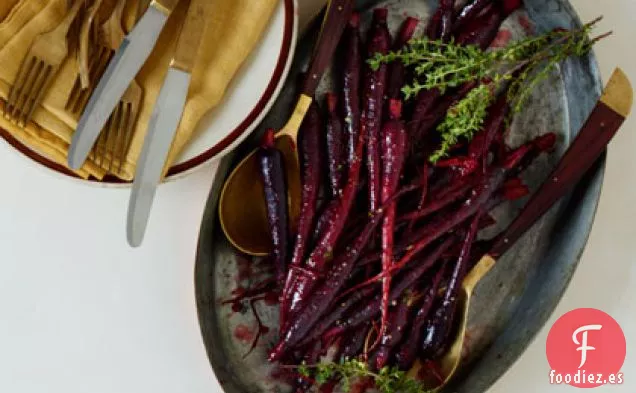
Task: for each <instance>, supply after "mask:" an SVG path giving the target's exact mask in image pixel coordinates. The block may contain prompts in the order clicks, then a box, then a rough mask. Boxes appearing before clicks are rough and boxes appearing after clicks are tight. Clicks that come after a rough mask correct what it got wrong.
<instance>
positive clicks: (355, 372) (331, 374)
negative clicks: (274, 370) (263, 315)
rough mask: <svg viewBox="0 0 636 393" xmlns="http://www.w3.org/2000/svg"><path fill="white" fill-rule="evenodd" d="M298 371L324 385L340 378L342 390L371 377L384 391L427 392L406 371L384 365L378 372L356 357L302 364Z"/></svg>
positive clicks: (400, 392) (380, 389) (388, 392)
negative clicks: (338, 360) (335, 361)
mask: <svg viewBox="0 0 636 393" xmlns="http://www.w3.org/2000/svg"><path fill="white" fill-rule="evenodd" d="M298 373H299V374H300V375H302V376H304V377H307V378H314V379H315V380H316V383H318V384H319V385H322V384H324V383H326V382H328V381H329V380H331V379H334V378H338V379H340V380H341V383H342V390H343V391H345V392H348V391H349V390H350V389H351V384H352V382H353V381H354V380H355V379H357V378H371V379H373V382H374V383H375V386H376V387H377V388H378V390H379V391H380V392H382V393H427V392H430V390H428V389H426V388H425V387H424V386H423V385H422V384H421V383H419V382H418V381H416V380H415V379H413V378H411V377H409V376H407V374H406V372H404V371H400V370H398V369H397V368H395V367H388V366H387V367H384V368H382V369H381V370H380V371H378V372H373V371H371V370H369V367H368V366H367V364H366V363H365V362H362V361H360V360H356V359H350V360H343V361H341V362H340V363H319V364H316V365H306V364H301V365H300V366H298Z"/></svg>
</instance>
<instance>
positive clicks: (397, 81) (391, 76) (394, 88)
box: [385, 17, 419, 118]
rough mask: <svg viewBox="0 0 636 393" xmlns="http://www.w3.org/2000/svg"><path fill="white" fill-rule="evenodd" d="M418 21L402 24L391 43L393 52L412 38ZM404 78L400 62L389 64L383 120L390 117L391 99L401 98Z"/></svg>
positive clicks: (404, 73)
mask: <svg viewBox="0 0 636 393" xmlns="http://www.w3.org/2000/svg"><path fill="white" fill-rule="evenodd" d="M418 23H419V20H418V19H417V18H413V17H408V18H406V19H405V20H404V22H403V23H402V27H401V28H400V32H399V34H398V36H397V38H396V39H395V42H394V43H393V50H394V51H399V50H400V49H403V48H404V47H405V46H406V45H407V44H408V42H409V41H410V40H411V38H413V35H414V34H415V29H417V24H418ZM405 78H406V66H405V65H404V63H402V62H401V61H396V62H392V63H391V64H389V69H388V72H387V82H386V94H385V96H386V98H387V102H386V104H387V105H386V109H385V113H386V116H385V118H389V117H390V108H389V101H390V100H391V99H400V98H401V97H402V86H404V82H405Z"/></svg>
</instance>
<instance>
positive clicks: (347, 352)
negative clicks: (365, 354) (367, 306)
mask: <svg viewBox="0 0 636 393" xmlns="http://www.w3.org/2000/svg"><path fill="white" fill-rule="evenodd" d="M370 327H371V325H370V324H369V323H363V324H362V325H360V326H359V327H357V328H356V329H353V330H352V331H351V332H350V333H348V334H347V336H346V340H344V345H343V347H342V354H341V358H342V359H351V358H353V357H355V356H356V355H358V354H359V353H361V352H362V348H363V347H364V341H365V339H366V338H367V335H368V333H369V329H370Z"/></svg>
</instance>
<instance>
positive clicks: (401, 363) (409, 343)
mask: <svg viewBox="0 0 636 393" xmlns="http://www.w3.org/2000/svg"><path fill="white" fill-rule="evenodd" d="M444 272H445V269H444V267H442V268H440V269H438V270H437V272H436V273H435V275H434V276H433V279H432V281H431V284H430V287H429V288H428V290H427V291H426V292H425V295H424V300H423V301H422V304H421V305H420V308H419V309H418V310H417V314H415V319H414V320H413V323H412V324H411V327H410V330H409V332H410V333H409V334H408V336H407V339H406V340H405V341H404V342H402V343H401V344H400V345H399V347H398V349H397V351H396V353H395V360H396V361H397V364H398V367H399V368H400V369H401V370H408V369H410V368H411V366H412V365H413V363H414V362H415V359H416V358H417V352H418V346H417V344H415V343H419V342H421V338H422V329H423V328H424V324H425V323H426V321H427V320H428V316H429V313H430V311H431V309H432V308H433V303H434V301H435V299H436V298H437V295H438V291H439V286H440V283H441V281H442V277H443V276H444ZM414 344H415V345H414Z"/></svg>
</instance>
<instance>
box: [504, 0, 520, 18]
mask: <svg viewBox="0 0 636 393" xmlns="http://www.w3.org/2000/svg"><path fill="white" fill-rule="evenodd" d="M521 3H522V1H521V0H503V10H504V13H505V14H506V15H510V14H512V13H513V12H515V11H516V10H517V9H519V8H521V5H522V4H521Z"/></svg>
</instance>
